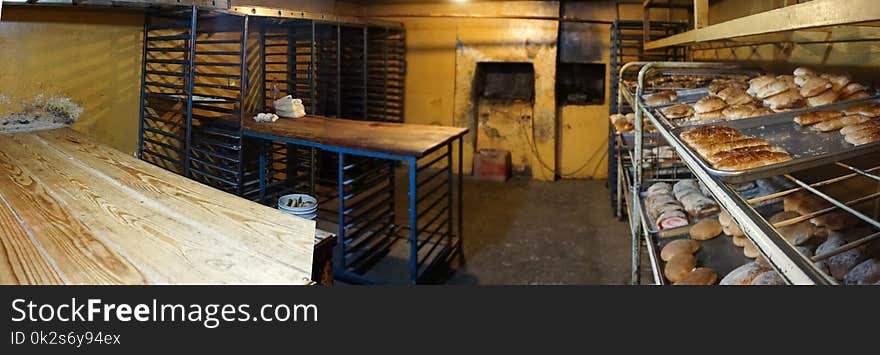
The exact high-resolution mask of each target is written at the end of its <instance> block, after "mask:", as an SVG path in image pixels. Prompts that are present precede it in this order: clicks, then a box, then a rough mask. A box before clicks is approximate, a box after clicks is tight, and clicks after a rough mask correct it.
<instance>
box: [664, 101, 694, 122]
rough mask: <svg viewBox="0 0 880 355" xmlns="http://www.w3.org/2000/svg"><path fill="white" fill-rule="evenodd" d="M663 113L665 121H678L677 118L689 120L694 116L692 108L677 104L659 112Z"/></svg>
mask: <svg viewBox="0 0 880 355" xmlns="http://www.w3.org/2000/svg"><path fill="white" fill-rule="evenodd" d="M660 112H661V113H663V117H666V118H667V119H670V120H672V119H678V118H691V117H693V115H694V112H695V111H694V108H693V107H691V105H688V104H677V105H672V106H669V107H666V108H664V109H662V110H660Z"/></svg>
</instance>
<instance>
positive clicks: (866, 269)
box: [843, 258, 880, 285]
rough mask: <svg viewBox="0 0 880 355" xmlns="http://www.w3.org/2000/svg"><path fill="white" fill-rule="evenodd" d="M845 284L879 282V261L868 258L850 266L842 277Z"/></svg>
mask: <svg viewBox="0 0 880 355" xmlns="http://www.w3.org/2000/svg"><path fill="white" fill-rule="evenodd" d="M843 282H844V283H845V284H847V285H873V284H875V283H877V282H880V261H878V260H877V259H873V258H872V259H868V260H865V261H863V262H861V263H860V264H858V265H856V266H855V267H853V268H852V270H850V271H849V272H848V273H846V275H845V276H844V277H843Z"/></svg>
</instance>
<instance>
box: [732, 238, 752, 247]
mask: <svg viewBox="0 0 880 355" xmlns="http://www.w3.org/2000/svg"><path fill="white" fill-rule="evenodd" d="M747 241H749V238H746V237H745V236H742V237H740V236H736V235H735V236H733V245H736V246H738V247H740V248H742V247H744V246H746V242H747Z"/></svg>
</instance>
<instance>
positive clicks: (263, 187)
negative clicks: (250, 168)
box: [259, 141, 271, 203]
mask: <svg viewBox="0 0 880 355" xmlns="http://www.w3.org/2000/svg"><path fill="white" fill-rule="evenodd" d="M269 144H271V143H269ZM259 145H260V173H259V179H260V182H259V183H260V197H259V201H260V203H263V202H265V200H266V142H263V141H260V144H259Z"/></svg>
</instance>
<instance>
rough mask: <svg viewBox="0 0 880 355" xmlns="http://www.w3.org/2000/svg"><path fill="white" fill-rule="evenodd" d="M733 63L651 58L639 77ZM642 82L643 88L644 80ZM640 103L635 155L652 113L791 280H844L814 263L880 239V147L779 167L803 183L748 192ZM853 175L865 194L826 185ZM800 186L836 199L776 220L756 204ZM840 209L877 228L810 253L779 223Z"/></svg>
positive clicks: (637, 180) (639, 227) (638, 176)
mask: <svg viewBox="0 0 880 355" xmlns="http://www.w3.org/2000/svg"><path fill="white" fill-rule="evenodd" d="M730 66H736V64H730V63H665V62H658V63H649V64H645V65H644V66H642V68H641V69H640V72H639V82H640V84H641V83H643V82H644V78H645V75H646V74H647V73H649V72H651V71H653V70H664V69H667V68H675V69H676V70H686V69H688V68H700V69H724V68H729V67H730ZM639 88H641V85H640V86H639ZM638 91H641V90H638ZM639 95H641V92H637V95H636V96H639ZM634 104H635V105H636V106H637V107H638V109H637V110H636V116H637V117H636V132H637V134H636V141H635V144H636V149H635V150H634V155H635V156H636V158H635V161H640V160H641V159H642V152H641V150H640V149H639V148H640V147H644V141H643V139H642V138H641V137H642V135H641V133H642V132H643V127H642V118H643V117H646V118H647V119H648V121H649V122H651V123H652V124H654V125H655V126H657V127H658V132H659V134H660V136H661V137H663V139H664V140H666V141H667V142H668V143H669V144H670V145H671V146H672V147H673V148H674V149H675V150H676V152H678V154H679V156H680V157H681V159H682V161H683V162H684V164H685V165H686V166H687V167H688V168H689V169H690V170H691V172H692V173H693V174H694V176H695V177H696V178H697V179H699V180H700V182H702V183H703V184H704V185H705V186H706V187H707V189H708V190H709V191H710V192H711V194H712V195H713V196H714V197H715V198H716V200H717V201H718V202H719V204H720V205H721V206H722V208H724V209H725V210H726V211H727V212H728V213H729V214H730V216H731V217H732V218H733V219H734V220H735V221H736V223H737V224H738V225H739V227H740V229H741V230H742V231H743V232H744V233H745V234H746V235H747V236H748V238H749V239H750V240H751V241H752V242H754V243H755V245H756V247H757V248H758V249H759V251H760V252H761V254H762V255H763V256H764V257H765V258H766V259H767V260H768V262H769V263H770V264H771V265H772V266H773V267H774V268H775V269H776V271H778V272H779V273H780V275H781V276H782V277H783V278H784V279H785V280H786V282H788V283H790V284H837V283H838V282H839V281H838V280H835V279H834V278H832V277H831V276H830V275H827V274H826V273H824V272H823V271H821V270H819V269H818V268H817V267H816V266H815V264H814V263H815V262H817V261H820V260H823V259H827V258H829V257H832V256H833V255H837V254H839V253H842V252H845V251H847V250H851V249H853V248H858V247H865V246H866V245H868V244H870V243H872V242H875V241H876V240H877V239H880V233H878V231H880V218H878V215H880V203H878V198H880V190H878V187H880V184H878V183H880V176H878V175H877V172H878V171H880V166H878V163H877V162H878V161H880V153H877V152H862V153H860V154H859V155H857V156H852V157H847V158H846V159H843V160H838V161H835V162H830V163H827V164H826V165H822V166H820V167H816V168H797V169H793V170H790V171H781V172H779V173H781V174H782V176H783V177H784V178H785V179H787V180H789V181H791V182H792V183H794V184H796V185H797V187H795V188H792V189H788V190H785V191H782V192H779V193H774V194H770V195H765V196H758V197H752V198H745V197H743V196H742V195H741V194H740V193H738V192H737V191H736V189H735V188H734V186H733V185H732V184H730V183H728V182H725V181H724V180H723V179H720V178H719V177H717V176H714V175H712V174H710V173H709V172H708V171H707V170H706V169H705V168H704V166H703V165H702V164H700V162H699V161H698V160H697V159H696V158H695V157H694V156H693V155H692V154H690V153H689V149H688V148H687V147H686V146H685V145H684V144H682V143H681V142H680V141H679V140H678V139H677V137H676V136H675V135H674V133H673V132H672V131H671V130H669V129H666V128H664V127H663V125H662V122H661V121H660V120H659V119H658V118H657V117H656V116H655V115H654V114H653V113H652V112H651V110H648V109H644V108H642V107H639V106H638V103H637V102H636V103H634ZM634 167H635V169H634V174H633V176H632V179H633V180H632V185H631V187H632V192H631V193H630V194H628V195H633V192H637V191H640V190H641V189H642V187H643V184H642V182H643V181H646V180H645V175H644V171H642V169H638V167H639V165H638V164H636V165H635V166H634ZM804 169H806V170H804ZM853 179H861V181H862V182H865V181H867V183H865V184H863V185H864V186H863V187H860V188H856V189H852V188H848V189H847V190H848V191H850V192H857V193H859V194H860V196H856V197H849V198H842V197H841V196H837V195H834V194H831V193H827V191H825V189H826V188H829V187H833V186H834V185H835V184H840V183H842V182H845V181H850V180H853ZM800 190H804V191H808V192H810V193H811V194H814V195H816V196H818V197H820V198H821V199H823V200H825V201H827V202H828V203H830V204H831V205H832V207H830V208H827V209H825V210H821V211H816V212H814V213H812V214H810V215H807V216H801V217H798V218H795V219H792V220H788V221H782V222H779V223H775V224H771V223H769V222H768V220H767V218H766V216H764V215H762V214H761V213H759V212H758V211H757V210H756V207H755V206H756V205H757V204H760V203H763V202H766V201H769V200H773V199H779V198H783V197H784V196H786V195H788V194H791V193H794V192H796V191H800ZM628 202H629V201H628ZM630 203H631V204H632V205H631V212H630V214H631V215H633V216H637V213H636V212H637V211H638V208H641V207H640V206H633V205H638V204H640V201H639V200H637V199H633V200H632V202H630ZM838 210H839V211H844V212H846V213H848V214H851V215H852V216H855V217H856V218H858V220H859V221H860V222H861V224H862V225H863V226H867V227H868V228H870V230H871V232H869V233H865V235H863V236H857V237H855V238H854V239H850V240H848V243H847V244H845V245H843V246H841V247H839V248H835V249H834V250H832V251H830V252H826V253H823V254H822V255H815V256H812V257H807V256H805V255H803V254H801V253H800V252H798V251H797V249H795V248H794V247H793V246H791V245H790V244H789V243H788V242H786V241H785V240H784V239H783V238H782V236H781V235H780V234H779V231H778V230H777V228H779V227H782V226H786V225H790V224H794V223H797V222H801V221H804V220H807V219H810V218H813V217H816V216H820V215H824V214H827V213H831V212H834V211H838ZM631 219H632V217H631ZM637 219H639V218H637ZM644 223H645V222H643V221H638V220H637V221H634V222H633V223H631V227H632V228H631V229H632V232H633V233H632V237H633V282H634V283H639V269H640V252H641V247H640V242H641V240H642V239H643V238H644V239H647V237H646V235H647V233H646V232H645V231H644V228H643V227H644ZM648 244H649V250H648V252H649V256H652V255H655V254H656V251H655V250H652V249H656V245H655V244H651V243H648ZM652 264H654V265H652V268H654V267H659V266H660V265H659V263H652ZM659 272H660V271H659V270H655V271H654V273H655V274H658V273H659ZM719 276H723V275H719ZM655 281H656V280H655Z"/></svg>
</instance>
